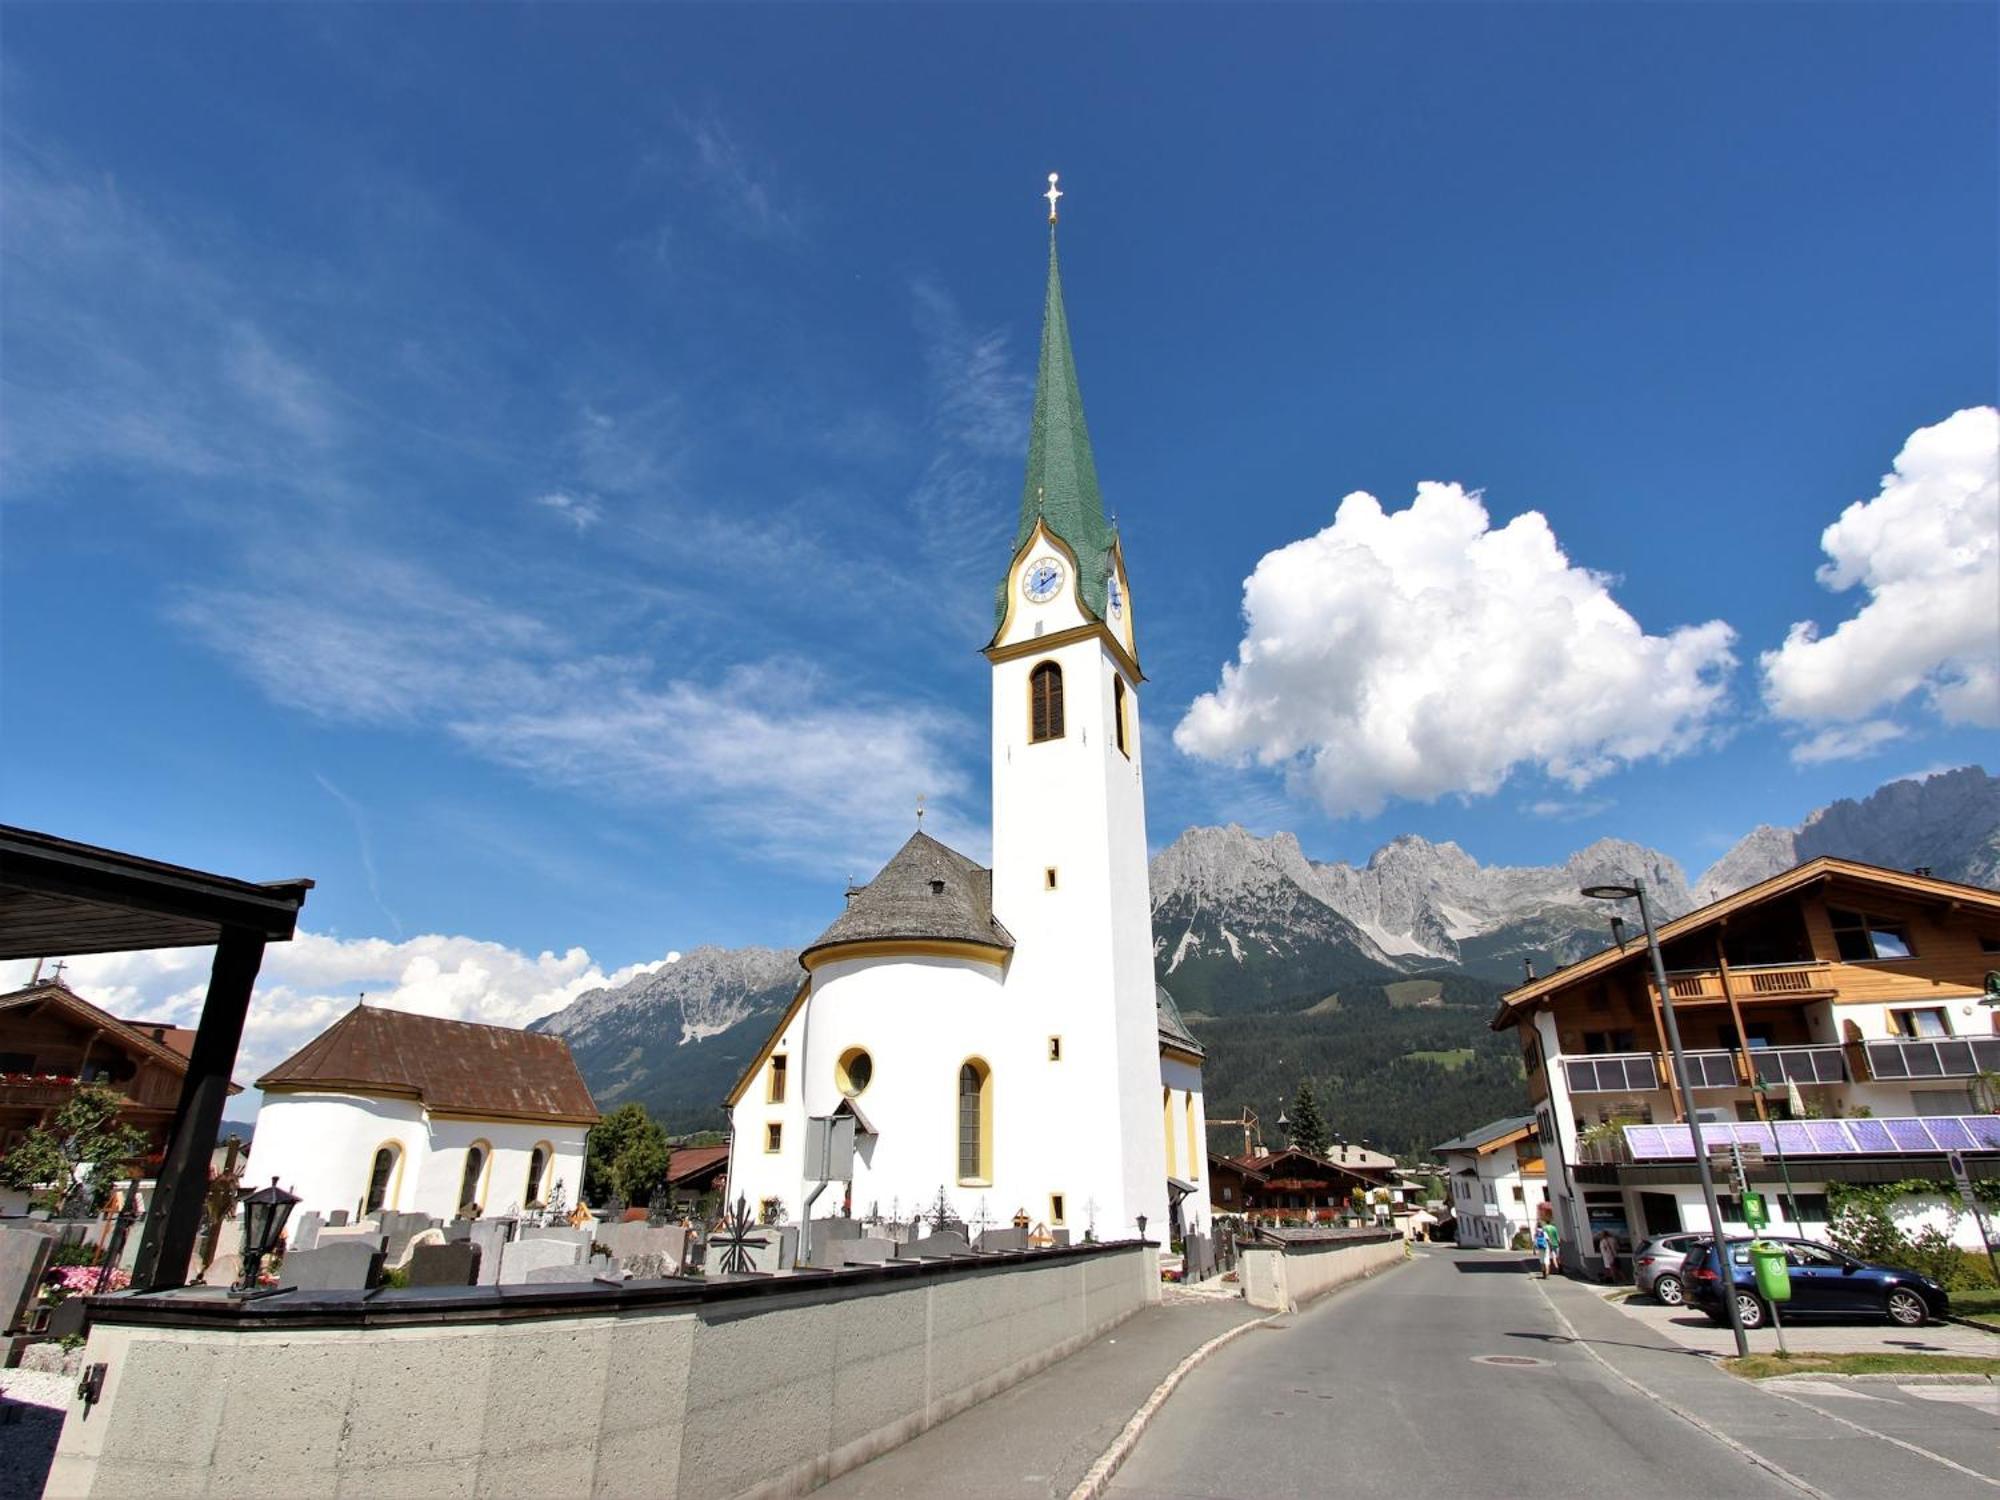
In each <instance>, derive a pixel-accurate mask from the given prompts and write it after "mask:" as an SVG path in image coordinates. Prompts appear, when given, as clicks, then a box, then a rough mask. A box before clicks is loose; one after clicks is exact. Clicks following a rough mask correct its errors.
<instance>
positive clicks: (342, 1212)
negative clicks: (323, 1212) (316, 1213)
mask: <svg viewBox="0 0 2000 1500" xmlns="http://www.w3.org/2000/svg"><path fill="white" fill-rule="evenodd" d="M326 1222H327V1223H328V1224H330V1225H331V1226H332V1227H333V1228H335V1229H341V1228H344V1227H345V1226H346V1224H347V1210H346V1209H344V1208H336V1209H335V1210H334V1211H333V1212H332V1213H330V1214H328V1215H327V1216H326Z"/></svg>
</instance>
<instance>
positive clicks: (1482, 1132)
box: [1431, 1115, 1535, 1153]
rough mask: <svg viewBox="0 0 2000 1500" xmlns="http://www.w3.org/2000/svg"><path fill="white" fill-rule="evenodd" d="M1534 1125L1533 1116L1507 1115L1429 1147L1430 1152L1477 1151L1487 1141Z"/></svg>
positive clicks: (1495, 1139)
mask: <svg viewBox="0 0 2000 1500" xmlns="http://www.w3.org/2000/svg"><path fill="white" fill-rule="evenodd" d="M1534 1123H1535V1117H1534V1116H1533V1115H1508V1116H1507V1117H1506V1118H1505V1119H1500V1120H1493V1121H1490V1122H1488V1123H1487V1124H1484V1125H1482V1126H1480V1127H1479V1128H1478V1129H1477V1130H1468V1131H1466V1132H1465V1134H1464V1135H1461V1136H1457V1137H1455V1138H1454V1139H1452V1140H1448V1141H1445V1142H1443V1143H1442V1144H1440V1145H1436V1146H1433V1147H1431V1150H1433V1151H1436V1152H1439V1153H1443V1152H1446V1151H1477V1150H1478V1149H1479V1148H1480V1147H1481V1146H1483V1145H1485V1144H1486V1143H1487V1142H1488V1141H1497V1140H1499V1139H1500V1137H1501V1136H1503V1135H1512V1134H1513V1133H1514V1132H1515V1131H1517V1130H1527V1129H1529V1128H1530V1127H1532V1126H1533V1125H1534Z"/></svg>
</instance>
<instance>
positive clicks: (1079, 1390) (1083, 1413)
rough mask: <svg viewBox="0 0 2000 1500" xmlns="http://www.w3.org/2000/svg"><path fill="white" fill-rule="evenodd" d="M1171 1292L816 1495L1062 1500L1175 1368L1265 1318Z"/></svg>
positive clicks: (1226, 1301) (1235, 1305)
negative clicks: (1218, 1339)
mask: <svg viewBox="0 0 2000 1500" xmlns="http://www.w3.org/2000/svg"><path fill="white" fill-rule="evenodd" d="M1166 1295H1167V1297H1168V1299H1169V1300H1167V1301H1165V1302H1162V1303H1160V1304H1159V1305H1158V1306H1155V1307H1148V1308H1145V1309H1143V1310H1142V1311H1140V1312H1137V1313H1134V1314H1133V1315H1132V1316H1131V1317H1129V1318H1127V1319H1126V1320H1125V1321H1124V1322H1123V1323H1121V1324H1119V1325H1118V1326H1117V1327H1116V1328H1114V1329H1112V1330H1111V1332H1110V1333H1108V1334H1106V1335H1105V1336H1104V1337H1103V1338H1101V1339H1098V1340H1097V1341H1096V1342H1095V1343H1092V1344H1087V1345H1085V1346H1084V1347H1083V1348H1081V1349H1079V1350H1077V1352H1076V1353H1074V1354H1072V1355H1071V1356H1070V1357H1069V1358H1067V1359H1064V1360H1059V1361H1058V1362H1057V1363H1055V1364H1053V1365H1051V1366H1050V1367H1049V1368H1048V1369H1046V1370H1043V1371H1042V1372H1041V1373H1040V1374H1038V1375H1034V1376H1031V1377H1029V1378H1028V1379H1027V1380H1024V1381H1022V1382H1021V1383H1020V1384H1019V1385H1016V1386H1012V1387H1010V1388H1009V1389H1007V1390H1005V1391H1002V1392H1001V1393H1000V1394H999V1395H997V1396H995V1397H993V1398H992V1399H991V1400H988V1401H982V1402H980V1403H979V1405H977V1406H975V1407H972V1408H970V1409H969V1410H967V1411H963V1412H960V1413H959V1414H958V1415H957V1416H956V1417H953V1418H952V1419H951V1420H950V1421H948V1422H944V1423H941V1424H939V1425H938V1426H936V1427H933V1428H932V1429H931V1430H930V1431H929V1432H927V1433H925V1434H924V1435H923V1436H922V1437H919V1438H916V1439H915V1440H913V1441H911V1442H908V1443H905V1444H903V1446H902V1447H900V1448H895V1449H892V1450H891V1451H889V1452H887V1453H885V1454H883V1455H882V1456H881V1457H880V1458H877V1459H875V1460H873V1461H872V1462H869V1463H865V1464H863V1465H862V1466H861V1467H860V1468H858V1469H850V1470H849V1471H848V1472H847V1473H845V1474H843V1475H841V1476H840V1477H839V1478H838V1479H836V1480H834V1481H833V1482H832V1483H831V1484H829V1485H827V1486H826V1487H825V1488H824V1489H820V1490H816V1491H814V1494H815V1495H816V1496H822V1495H823V1496H828V1497H855V1496H868V1497H871V1500H878V1497H879V1500H897V1497H909V1500H932V1497H934V1496H937V1495H940V1494H949V1495H951V1496H952V1500H987V1497H1003V1496H1004V1497H1008V1500H1037V1497H1041V1496H1050V1497H1055V1500H1062V1497H1066V1496H1067V1495H1068V1494H1069V1493H1070V1491H1071V1490H1073V1489H1075V1488H1076V1484H1077V1481H1078V1480H1080V1479H1082V1478H1083V1476H1084V1475H1085V1473H1087V1472H1088V1471H1089V1469H1090V1466H1091V1465H1092V1464H1094V1463H1095V1462H1097V1458H1098V1455H1099V1454H1101V1453H1103V1452H1104V1450H1105V1449H1106V1448H1108V1447H1110V1446H1111V1442H1112V1439H1114V1438H1116V1437H1117V1436H1118V1434H1119V1432H1120V1431H1121V1430H1122V1429H1123V1428H1124V1426H1125V1424H1126V1423H1127V1422H1128V1421H1130V1420H1131V1418H1132V1413H1133V1412H1134V1411H1136V1410H1138V1408H1139V1407H1140V1405H1141V1404H1142V1403H1143V1402H1144V1401H1145V1400H1146V1398H1147V1397H1148V1396H1150V1395H1151V1394H1152V1393H1153V1388H1154V1387H1155V1386H1157V1385H1158V1384H1159V1383H1160V1382H1161V1381H1162V1380H1164V1379H1166V1377H1167V1375H1168V1374H1169V1373H1170V1372H1171V1371H1172V1370H1173V1368H1174V1366H1175V1365H1177V1364H1179V1363H1180V1362H1181V1361H1182V1360H1183V1359H1185V1358H1186V1357H1187V1356H1188V1355H1190V1354H1192V1353H1193V1352H1194V1351H1195V1350H1196V1349H1198V1348H1200V1347H1201V1346H1202V1345H1203V1344H1205V1343H1207V1342H1208V1341H1209V1340H1210V1339H1212V1338H1214V1337H1215V1336H1216V1335H1217V1334H1219V1333H1224V1332H1226V1331H1227V1330H1229V1329H1231V1328H1234V1327H1236V1326H1237V1325H1238V1324H1241V1323H1248V1322H1253V1321H1255V1320H1256V1319H1257V1318H1259V1317H1261V1316H1262V1314H1261V1313H1259V1312H1258V1310H1257V1309H1256V1308H1253V1307H1250V1306H1248V1305H1247V1304H1246V1303H1244V1301H1243V1300H1242V1298H1240V1297H1223V1298H1217V1297H1214V1296H1203V1295H1199V1294H1198V1293H1194V1292H1192V1291H1191V1292H1190V1293H1181V1294H1177V1293H1176V1290H1175V1289H1174V1288H1171V1287H1169V1288H1168V1289H1167V1293H1166ZM1257 1336H1258V1335H1257V1334H1255V1333H1248V1334H1245V1335H1243V1337H1245V1338H1256V1337H1257Z"/></svg>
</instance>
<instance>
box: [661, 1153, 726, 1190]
mask: <svg viewBox="0 0 2000 1500" xmlns="http://www.w3.org/2000/svg"><path fill="white" fill-rule="evenodd" d="M728 1164H729V1148H728V1147H727V1146H676V1147H675V1148H674V1153H673V1159H672V1160H671V1161H669V1162H668V1163H667V1181H669V1182H672V1183H683V1182H688V1181H691V1180H692V1179H694V1178H697V1177H706V1176H708V1174H709V1173H711V1172H713V1171H714V1170H715V1169H716V1168H717V1167H723V1166H727V1165H728Z"/></svg>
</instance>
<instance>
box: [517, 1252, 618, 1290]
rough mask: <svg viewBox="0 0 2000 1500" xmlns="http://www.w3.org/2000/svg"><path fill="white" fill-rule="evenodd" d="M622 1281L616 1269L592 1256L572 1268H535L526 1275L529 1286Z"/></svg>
mask: <svg viewBox="0 0 2000 1500" xmlns="http://www.w3.org/2000/svg"><path fill="white" fill-rule="evenodd" d="M624 1279H625V1278H624V1277H623V1276H622V1275H621V1274H620V1273H619V1271H618V1269H617V1267H615V1266H613V1265H612V1263H611V1262H610V1261H608V1260H606V1259H605V1258H604V1257H603V1256H601V1255H598V1256H593V1257H592V1258H591V1259H589V1260H587V1261H580V1262H579V1263H577V1264H576V1265H573V1266H537V1267H536V1268H535V1269H534V1270H532V1271H530V1272H529V1273H528V1275H527V1281H526V1284H527V1285H529V1286H549V1285H556V1284H560V1283H563V1282H570V1283H572V1284H576V1283H583V1282H591V1281H603V1282H607V1283H616V1282H619V1281H623V1280H624Z"/></svg>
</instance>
